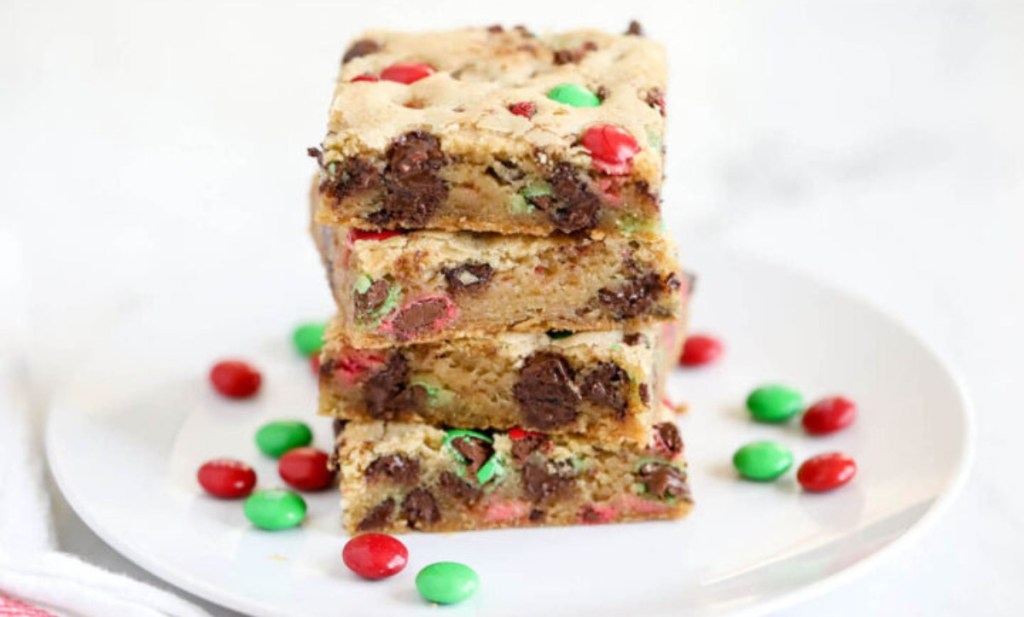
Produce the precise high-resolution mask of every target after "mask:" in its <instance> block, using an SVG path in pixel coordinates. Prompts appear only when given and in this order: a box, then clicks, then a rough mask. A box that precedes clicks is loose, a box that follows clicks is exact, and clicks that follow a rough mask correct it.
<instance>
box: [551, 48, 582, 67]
mask: <svg viewBox="0 0 1024 617" xmlns="http://www.w3.org/2000/svg"><path fill="white" fill-rule="evenodd" d="M581 57H582V54H580V52H579V50H577V49H557V50H555V53H554V55H553V56H552V58H551V61H552V62H554V63H555V64H556V65H562V64H569V63H570V62H579V60H580V58H581Z"/></svg>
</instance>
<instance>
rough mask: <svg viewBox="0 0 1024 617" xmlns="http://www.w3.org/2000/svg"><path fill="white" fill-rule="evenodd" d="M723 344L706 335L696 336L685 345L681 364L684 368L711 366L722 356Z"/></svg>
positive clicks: (688, 339) (687, 340)
mask: <svg viewBox="0 0 1024 617" xmlns="http://www.w3.org/2000/svg"><path fill="white" fill-rule="evenodd" d="M722 349H723V347H722V342H721V341H719V340H718V339H716V338H715V337H713V336H708V335H706V334H694V335H692V336H689V337H687V338H686V342H685V343H683V354H682V355H681V356H680V357H679V363H680V364H682V365H683V366H703V365H705V364H710V363H712V362H714V361H715V360H717V359H718V356H720V355H722Z"/></svg>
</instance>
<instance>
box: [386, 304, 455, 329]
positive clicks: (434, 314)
mask: <svg viewBox="0 0 1024 617" xmlns="http://www.w3.org/2000/svg"><path fill="white" fill-rule="evenodd" d="M448 305H449V302H448V301H446V300H445V299H444V298H426V299H423V300H418V301H416V302H413V303H412V304H410V305H409V306H407V307H405V308H404V309H402V310H401V311H399V313H398V315H396V316H395V318H394V320H392V322H391V323H392V325H393V326H394V328H395V335H397V336H398V338H400V339H406V338H409V337H411V336H413V335H415V334H418V333H420V332H423V331H424V330H430V329H432V328H433V327H434V324H435V322H437V320H439V319H441V318H443V317H445V315H447V314H448Z"/></svg>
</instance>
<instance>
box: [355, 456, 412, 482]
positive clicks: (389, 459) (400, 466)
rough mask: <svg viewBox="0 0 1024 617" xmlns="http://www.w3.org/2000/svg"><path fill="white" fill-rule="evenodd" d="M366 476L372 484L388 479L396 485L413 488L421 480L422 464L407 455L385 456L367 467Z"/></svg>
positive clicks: (379, 457)
mask: <svg viewBox="0 0 1024 617" xmlns="http://www.w3.org/2000/svg"><path fill="white" fill-rule="evenodd" d="M365 475H366V481H367V482H371V483H372V482H379V481H380V480H382V479H384V478H387V479H388V480H390V481H392V482H394V483H395V484H402V485H405V486H412V485H413V484H416V482H417V481H418V480H419V479H420V462H419V460H417V459H414V458H410V457H409V456H406V455H405V454H385V455H384V456H378V457H377V458H376V459H374V460H373V462H371V463H370V464H369V465H368V466H367V467H366V472H365Z"/></svg>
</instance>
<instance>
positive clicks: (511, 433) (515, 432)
mask: <svg viewBox="0 0 1024 617" xmlns="http://www.w3.org/2000/svg"><path fill="white" fill-rule="evenodd" d="M543 436H544V433H538V432H536V431H524V430H523V429H521V428H519V427H518V426H517V427H515V428H510V429H509V430H508V438H509V439H511V440H512V441H519V440H520V439H526V438H527V437H543Z"/></svg>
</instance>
